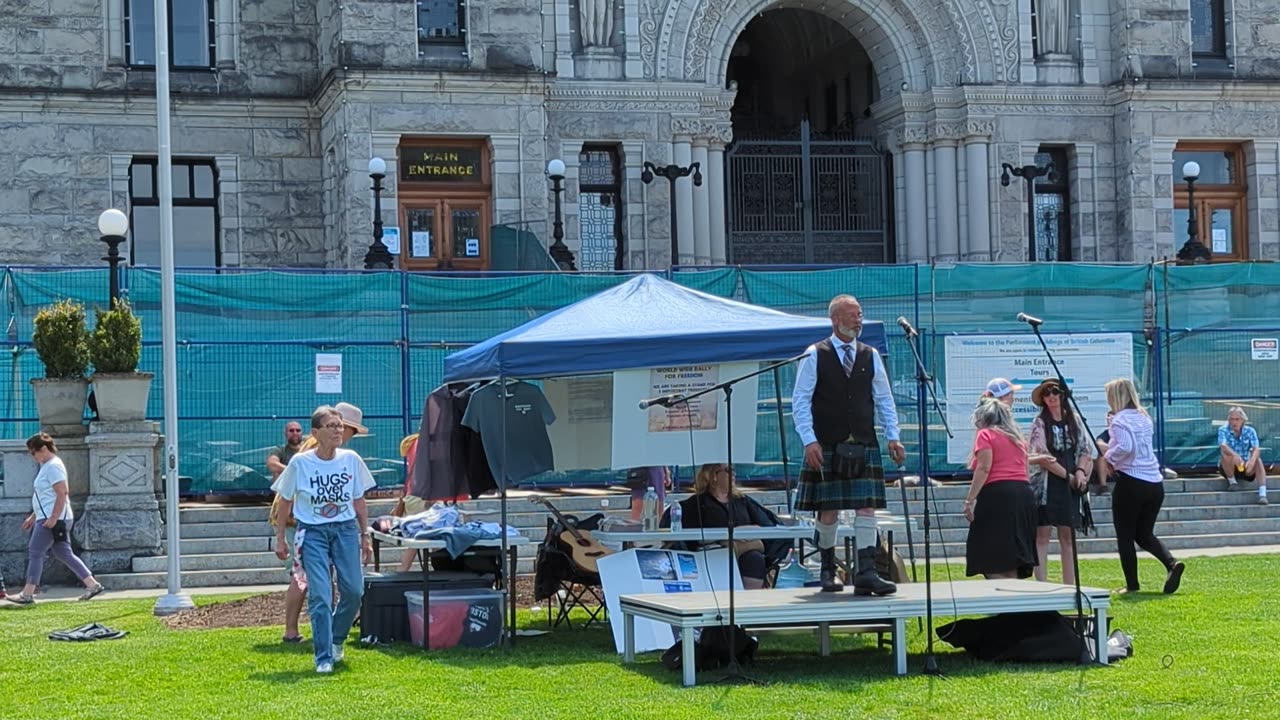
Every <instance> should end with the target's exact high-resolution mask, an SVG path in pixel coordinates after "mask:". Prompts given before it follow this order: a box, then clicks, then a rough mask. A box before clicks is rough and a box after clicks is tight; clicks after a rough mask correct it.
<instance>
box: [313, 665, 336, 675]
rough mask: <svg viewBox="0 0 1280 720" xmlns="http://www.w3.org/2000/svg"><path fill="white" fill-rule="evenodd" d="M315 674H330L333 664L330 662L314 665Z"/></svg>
mask: <svg viewBox="0 0 1280 720" xmlns="http://www.w3.org/2000/svg"><path fill="white" fill-rule="evenodd" d="M316 672H317V673H320V674H321V675H328V674H330V673H332V672H333V663H331V662H322V663H316Z"/></svg>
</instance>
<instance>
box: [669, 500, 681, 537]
mask: <svg viewBox="0 0 1280 720" xmlns="http://www.w3.org/2000/svg"><path fill="white" fill-rule="evenodd" d="M671 529H672V530H673V531H675V532H679V531H681V530H683V529H684V508H682V507H680V503H678V502H673V503H671Z"/></svg>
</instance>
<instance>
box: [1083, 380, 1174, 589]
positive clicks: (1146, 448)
mask: <svg viewBox="0 0 1280 720" xmlns="http://www.w3.org/2000/svg"><path fill="white" fill-rule="evenodd" d="M1104 387H1105V388H1106V390H1107V405H1110V406H1111V411H1112V412H1114V413H1115V415H1114V416H1113V417H1112V418H1111V443H1110V445H1109V446H1108V447H1107V453H1106V455H1104V456H1103V457H1104V458H1105V459H1106V461H1107V464H1108V465H1110V466H1111V470H1112V472H1111V475H1112V476H1113V477H1114V478H1115V484H1116V487H1115V490H1114V491H1113V492H1112V493H1111V517H1112V521H1113V522H1114V523H1115V526H1116V542H1117V543H1118V544H1119V546H1120V547H1119V552H1120V568H1121V569H1122V570H1124V589H1122V590H1118V591H1117V592H1119V593H1131V592H1137V591H1138V551H1137V550H1135V549H1134V547H1133V544H1134V543H1135V542H1136V543H1137V544H1138V545H1139V546H1140V547H1141V548H1142V549H1143V550H1146V551H1147V552H1149V553H1151V554H1152V555H1154V556H1155V557H1156V559H1157V560H1159V561H1160V562H1161V563H1162V564H1163V565H1164V567H1165V571H1166V575H1165V578H1164V591H1165V593H1172V592H1175V591H1177V589H1178V585H1179V584H1180V583H1181V582H1182V571H1183V570H1185V569H1186V566H1185V565H1183V564H1182V563H1180V562H1178V561H1176V560H1174V559H1173V555H1171V554H1169V550H1168V549H1167V548H1165V546H1164V543H1162V542H1160V539H1159V538H1157V537H1156V534H1155V527H1156V516H1158V515H1159V514H1160V506H1161V505H1163V504H1164V474H1163V473H1162V472H1161V471H1160V462H1159V461H1158V460H1156V453H1155V449H1154V447H1153V446H1152V444H1151V437H1152V435H1153V434H1154V429H1153V426H1152V424H1151V418H1150V417H1148V416H1147V411H1146V410H1143V409H1142V402H1141V401H1140V400H1139V399H1138V389H1137V388H1136V387H1134V384H1133V381H1132V380H1129V379H1127V378H1117V379H1115V380H1112V381H1111V382H1109V383H1107V384H1106V385H1105V386H1104Z"/></svg>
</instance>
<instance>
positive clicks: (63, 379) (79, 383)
mask: <svg viewBox="0 0 1280 720" xmlns="http://www.w3.org/2000/svg"><path fill="white" fill-rule="evenodd" d="M84 323H85V313H84V306H83V305H81V304H80V303H78V302H75V301H73V300H61V301H59V302H57V303H55V304H53V305H50V306H49V307H46V308H44V309H42V310H41V311H40V312H38V313H36V319H35V333H34V334H33V335H32V337H31V341H32V344H33V345H35V348H36V354H37V355H39V356H40V361H41V362H43V363H44V377H43V378H35V379H33V380H32V381H31V388H32V392H33V394H34V395H35V398H36V413H37V414H38V415H39V416H40V425H41V427H45V426H49V425H80V424H83V423H84V401H85V395H86V391H87V390H88V386H89V381H88V380H86V379H85V373H86V372H88V370H89V331H88V330H87V329H85V324H84Z"/></svg>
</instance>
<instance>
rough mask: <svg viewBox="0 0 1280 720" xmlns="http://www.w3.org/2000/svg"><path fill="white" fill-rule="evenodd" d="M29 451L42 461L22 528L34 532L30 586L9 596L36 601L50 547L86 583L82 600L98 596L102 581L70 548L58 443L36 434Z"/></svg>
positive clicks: (27, 602)
mask: <svg viewBox="0 0 1280 720" xmlns="http://www.w3.org/2000/svg"><path fill="white" fill-rule="evenodd" d="M27 453H28V454H29V455H31V457H32V458H34V459H35V461H36V462H37V463H39V464H40V471H39V472H38V473H36V479H35V482H34V483H33V489H32V493H31V514H30V515H28V516H27V519H26V520H24V521H23V522H22V529H23V530H24V531H25V530H30V531H31V542H30V543H29V544H28V546H27V585H26V587H24V588H23V589H22V592H21V593H19V594H17V595H10V596H9V597H8V598H6V599H7V600H8V601H9V602H11V603H16V604H18V605H30V604H32V603H34V602H35V599H34V597H35V594H36V587H38V586H39V585H40V576H41V575H43V574H44V557H45V555H46V554H47V553H48V552H49V551H50V550H52V551H53V556H54V557H55V558H57V559H58V561H59V562H61V563H62V564H63V565H66V566H67V568H68V569H70V570H71V572H73V573H75V575H76V577H78V578H80V582H82V583H84V586H85V588H86V590H85V592H84V594H83V595H81V596H80V599H81V600H88V599H89V598H92V597H95V596H96V595H98V594H99V593H101V592H102V589H103V588H102V584H101V583H99V582H98V581H97V579H96V578H94V577H93V573H91V572H89V568H88V567H85V564H84V561H82V560H81V559H80V558H78V557H76V554H75V551H74V550H72V549H71V523H72V522H73V521H74V520H75V516H74V515H73V514H72V512H71V502H70V499H69V497H68V495H67V466H66V465H63V464H62V459H61V458H59V457H58V454H57V453H58V446H57V445H54V444H53V438H52V437H50V436H49V434H48V433H37V434H35V435H32V436H31V437H30V438H28V439H27Z"/></svg>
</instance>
